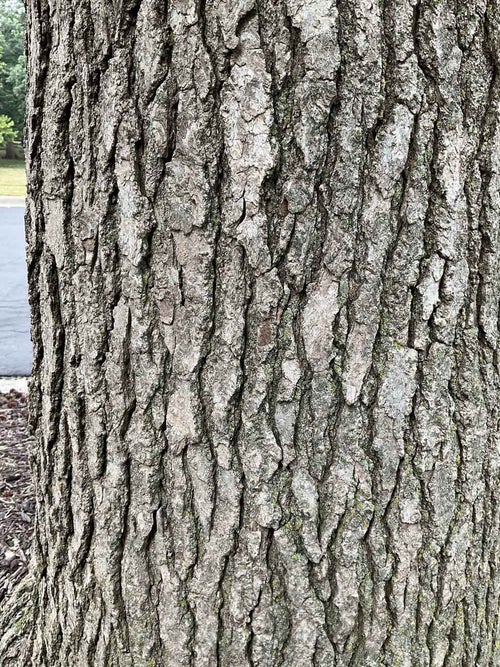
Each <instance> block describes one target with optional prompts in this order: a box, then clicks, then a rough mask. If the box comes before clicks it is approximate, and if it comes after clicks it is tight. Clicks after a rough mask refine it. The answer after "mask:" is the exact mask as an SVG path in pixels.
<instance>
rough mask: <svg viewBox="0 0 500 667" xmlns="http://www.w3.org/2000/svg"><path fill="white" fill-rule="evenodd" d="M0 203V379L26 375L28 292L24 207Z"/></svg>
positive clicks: (27, 355) (13, 201)
mask: <svg viewBox="0 0 500 667" xmlns="http://www.w3.org/2000/svg"><path fill="white" fill-rule="evenodd" d="M4 203H5V200H4V199H2V201H1V202H0V376H1V375H29V374H30V371H31V342H30V334H29V307H28V289H27V282H26V259H25V241H24V207H23V206H19V205H18V204H19V201H17V200H12V203H14V204H17V205H16V206H2V205H1V204H4Z"/></svg>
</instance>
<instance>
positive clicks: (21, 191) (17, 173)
mask: <svg viewBox="0 0 500 667" xmlns="http://www.w3.org/2000/svg"><path fill="white" fill-rule="evenodd" d="M0 196H10V197H24V196H26V172H25V169H24V162H23V161H22V160H0Z"/></svg>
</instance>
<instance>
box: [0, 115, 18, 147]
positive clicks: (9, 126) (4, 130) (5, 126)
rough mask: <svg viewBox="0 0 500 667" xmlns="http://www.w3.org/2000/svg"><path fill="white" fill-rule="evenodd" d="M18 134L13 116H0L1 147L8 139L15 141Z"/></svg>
mask: <svg viewBox="0 0 500 667" xmlns="http://www.w3.org/2000/svg"><path fill="white" fill-rule="evenodd" d="M16 136H17V134H16V131H15V130H14V121H13V120H12V118H9V117H8V116H0V147H3V146H4V145H5V144H6V143H7V142H8V141H15V139H16Z"/></svg>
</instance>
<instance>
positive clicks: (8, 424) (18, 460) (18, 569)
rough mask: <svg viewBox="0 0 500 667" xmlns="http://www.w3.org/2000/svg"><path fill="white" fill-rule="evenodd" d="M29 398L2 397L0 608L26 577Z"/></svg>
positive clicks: (29, 513) (29, 522)
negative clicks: (13, 589) (17, 584)
mask: <svg viewBox="0 0 500 667" xmlns="http://www.w3.org/2000/svg"><path fill="white" fill-rule="evenodd" d="M31 442H32V439H31V436H30V434H29V430H28V424H27V407H26V396H25V395H23V394H21V393H20V392H18V391H15V390H12V391H10V392H9V393H8V394H0V604H1V603H2V602H3V601H5V599H6V598H7V597H8V596H9V595H10V593H11V591H12V588H13V587H14V585H15V584H16V583H17V582H18V581H19V580H20V579H21V578H22V577H23V576H24V574H25V573H26V569H27V565H28V558H29V548H30V542H31V535H32V531H33V515H34V497H33V488H32V485H31V479H30V471H29V451H30V447H31Z"/></svg>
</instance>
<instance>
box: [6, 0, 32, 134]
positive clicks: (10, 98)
mask: <svg viewBox="0 0 500 667" xmlns="http://www.w3.org/2000/svg"><path fill="white" fill-rule="evenodd" d="M25 71H26V68H25V58H24V4H23V2H22V0H0V114H4V115H7V116H9V117H10V118H12V120H13V121H14V127H15V129H16V131H17V133H18V136H20V137H22V134H23V127H24V109H25V83H26V74H25Z"/></svg>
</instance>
